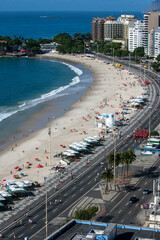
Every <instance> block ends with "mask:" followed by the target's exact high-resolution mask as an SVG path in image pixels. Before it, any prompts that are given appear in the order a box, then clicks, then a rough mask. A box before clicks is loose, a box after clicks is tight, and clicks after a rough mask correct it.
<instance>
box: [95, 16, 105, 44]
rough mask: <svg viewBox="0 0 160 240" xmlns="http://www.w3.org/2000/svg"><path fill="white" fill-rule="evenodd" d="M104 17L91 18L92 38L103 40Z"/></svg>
mask: <svg viewBox="0 0 160 240" xmlns="http://www.w3.org/2000/svg"><path fill="white" fill-rule="evenodd" d="M104 22H105V19H104V18H93V19H92V40H93V41H104Z"/></svg>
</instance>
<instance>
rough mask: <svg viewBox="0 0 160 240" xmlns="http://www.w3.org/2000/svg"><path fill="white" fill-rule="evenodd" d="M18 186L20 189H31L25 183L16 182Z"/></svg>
mask: <svg viewBox="0 0 160 240" xmlns="http://www.w3.org/2000/svg"><path fill="white" fill-rule="evenodd" d="M16 184H17V186H18V187H20V188H24V189H26V190H27V189H28V188H29V186H28V185H27V184H26V183H24V182H23V181H19V182H16Z"/></svg>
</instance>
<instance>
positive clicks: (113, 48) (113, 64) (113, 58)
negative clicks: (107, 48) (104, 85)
mask: <svg viewBox="0 0 160 240" xmlns="http://www.w3.org/2000/svg"><path fill="white" fill-rule="evenodd" d="M113 65H114V48H113Z"/></svg>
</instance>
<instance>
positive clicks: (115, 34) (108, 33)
mask: <svg viewBox="0 0 160 240" xmlns="http://www.w3.org/2000/svg"><path fill="white" fill-rule="evenodd" d="M123 33H124V30H123V23H121V22H117V21H105V23H104V40H105V41H107V40H113V39H123Z"/></svg>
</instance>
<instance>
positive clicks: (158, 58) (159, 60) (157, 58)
mask: <svg viewBox="0 0 160 240" xmlns="http://www.w3.org/2000/svg"><path fill="white" fill-rule="evenodd" d="M156 60H157V61H158V62H160V54H159V55H158V56H157V57H156Z"/></svg>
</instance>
